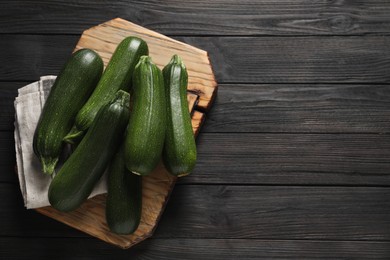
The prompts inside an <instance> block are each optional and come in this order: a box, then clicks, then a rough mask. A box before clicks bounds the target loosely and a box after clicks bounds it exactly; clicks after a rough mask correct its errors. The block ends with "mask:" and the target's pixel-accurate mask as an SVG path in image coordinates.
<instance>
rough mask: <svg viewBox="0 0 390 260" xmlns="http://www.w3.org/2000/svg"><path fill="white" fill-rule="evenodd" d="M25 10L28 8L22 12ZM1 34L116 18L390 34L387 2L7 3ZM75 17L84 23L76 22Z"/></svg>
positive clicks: (227, 28)
mask: <svg viewBox="0 0 390 260" xmlns="http://www.w3.org/2000/svg"><path fill="white" fill-rule="evenodd" d="M21 6H22V7H23V8H21ZM1 7H2V8H1V9H0V10H1V12H0V33H34V34H36V33H44V34H48V33H49V34H53V33H61V34H69V33H70V34H75V33H76V34H79V33H81V32H82V31H83V30H84V29H85V28H89V27H91V26H93V25H95V24H98V23H102V22H104V21H106V20H109V19H112V18H113V17H122V18H124V19H127V20H130V21H133V22H136V23H138V24H141V25H143V26H145V27H147V28H150V29H152V30H156V31H159V32H161V33H164V34H168V35H337V34H338V35H357V34H359V35H365V34H388V33H389V32H390V17H389V15H388V14H389V13H390V5H389V2H388V1H386V0H359V1H325V0H324V1H310V0H299V1H295V0H279V1H278V2H277V3H275V2H274V1H270V0H258V1H252V0H245V1H240V2H239V3H238V2H237V1H233V0H220V1H213V2H209V1H205V0H202V1H190V2H186V4H185V5H183V4H182V3H181V2H178V1H164V3H161V2H159V1H155V0H147V1H142V2H140V1H135V0H130V1H128V0H126V1H125V0H117V1H115V4H112V3H110V2H101V1H96V0H87V1H78V2H77V3H74V2H72V3H69V2H68V1H64V0H53V1H41V2H36V1H26V0H24V1H17V2H16V1H2V5H1ZM74 17H78V20H77V22H75V20H74Z"/></svg>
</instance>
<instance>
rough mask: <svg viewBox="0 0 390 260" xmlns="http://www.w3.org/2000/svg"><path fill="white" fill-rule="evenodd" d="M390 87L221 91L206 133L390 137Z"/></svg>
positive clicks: (306, 86) (303, 86) (279, 86)
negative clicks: (386, 134) (387, 135)
mask: <svg viewBox="0 0 390 260" xmlns="http://www.w3.org/2000/svg"><path fill="white" fill-rule="evenodd" d="M389 119H390V86H389V85H355V84H345V85H340V84H335V85H323V84H320V85H318V84H255V85H252V84H247V85H242V84H228V85H226V84H225V85H220V90H219V93H218V96H217V98H216V102H215V106H213V109H212V111H211V113H208V115H207V123H206V124H205V127H204V128H203V129H202V132H203V133H205V132H207V133H209V132H213V133H221V132H230V133H244V132H245V133H248V132H251V133H253V132H266V133H294V132H295V133H378V134H379V133H380V134H384V133H390V120H389Z"/></svg>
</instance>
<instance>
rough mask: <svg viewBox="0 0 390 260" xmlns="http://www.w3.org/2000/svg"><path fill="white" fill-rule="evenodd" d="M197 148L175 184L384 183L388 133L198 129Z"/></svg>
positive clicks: (7, 143)
mask: <svg viewBox="0 0 390 260" xmlns="http://www.w3.org/2000/svg"><path fill="white" fill-rule="evenodd" d="M195 113H196V114H198V112H195ZM194 118H195V114H194ZM193 122H194V124H195V122H199V121H195V120H194V121H193ZM205 125H207V121H206V123H205ZM13 142H14V141H13V133H12V132H0V143H1V144H2V146H1V147H0V157H1V158H2V160H1V161H0V172H1V173H2V174H0V182H10V183H15V181H16V178H15V176H14V173H13V169H14V165H15V155H14V152H13V151H14V150H13V149H14V148H13V146H14V143H13ZM197 148H198V160H197V164H196V166H195V169H194V171H193V172H192V174H190V175H189V176H186V177H185V178H181V179H180V181H179V184H235V185H237V184H254V185H257V184H272V185H277V184H284V185H359V186H361V185H363V186H364V185H369V186H373V185H379V186H390V161H389V159H388V158H389V157H390V135H380V134H271V133H264V134H256V133H220V134H215V133H203V130H202V133H201V134H200V136H199V138H198V139H197ZM243 176H244V177H243ZM248 176H250V177H248Z"/></svg>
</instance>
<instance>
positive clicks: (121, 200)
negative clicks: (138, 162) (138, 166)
mask: <svg viewBox="0 0 390 260" xmlns="http://www.w3.org/2000/svg"><path fill="white" fill-rule="evenodd" d="M107 188H108V190H107V201H106V220H107V224H108V227H109V228H110V230H111V231H112V232H114V233H116V234H121V235H127V234H132V233H134V231H135V230H136V229H137V228H138V226H139V223H140V220H141V212H142V177H141V176H139V175H135V174H133V173H131V172H129V171H128V170H127V169H126V166H125V159H124V152H123V149H120V150H119V151H118V153H117V154H116V155H115V158H114V160H113V162H112V164H111V166H110V168H109V171H108V179H107Z"/></svg>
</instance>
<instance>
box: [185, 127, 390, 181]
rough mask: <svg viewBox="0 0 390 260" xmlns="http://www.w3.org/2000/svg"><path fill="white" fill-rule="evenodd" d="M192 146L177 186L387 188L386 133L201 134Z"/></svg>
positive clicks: (389, 151) (389, 149)
mask: <svg viewBox="0 0 390 260" xmlns="http://www.w3.org/2000/svg"><path fill="white" fill-rule="evenodd" d="M205 124H206V125H207V121H206V123H205ZM197 144H198V161H197V164H196V166H195V169H194V171H193V173H192V174H191V175H189V176H187V177H186V178H182V179H181V180H180V183H204V184H210V183H216V184H219V183H234V184H273V185H274V184H276V185H277V184H287V185H291V184H297V185H302V184H305V185H306V184H307V185H309V184H310V185H386V186H388V185H390V174H389V173H390V160H389V158H390V135H376V134H353V135H351V134H268V133H266V134H251V133H241V134H236V133H224V134H222V133H221V134H211V133H209V134H208V133H202V134H201V135H200V138H198V140H197Z"/></svg>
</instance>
